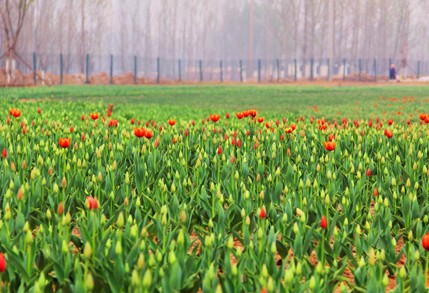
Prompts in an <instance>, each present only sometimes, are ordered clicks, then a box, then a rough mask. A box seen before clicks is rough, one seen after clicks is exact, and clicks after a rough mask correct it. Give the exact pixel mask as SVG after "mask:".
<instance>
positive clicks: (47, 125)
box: [0, 84, 429, 292]
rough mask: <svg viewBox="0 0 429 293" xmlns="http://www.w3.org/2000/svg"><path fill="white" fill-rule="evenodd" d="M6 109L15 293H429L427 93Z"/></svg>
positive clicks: (7, 208)
mask: <svg viewBox="0 0 429 293" xmlns="http://www.w3.org/2000/svg"><path fill="white" fill-rule="evenodd" d="M0 98H2V99H3V100H4V102H3V103H1V105H0V113H3V114H2V116H1V121H0V151H2V157H1V158H0V160H1V166H0V175H1V176H0V192H1V194H2V195H3V196H2V197H0V209H1V212H0V252H2V253H3V255H2V254H0V271H1V272H2V273H0V277H1V281H2V282H3V285H4V286H5V287H7V288H8V289H9V290H11V291H17V290H18V289H20V290H23V291H31V290H34V291H37V292H41V291H43V290H46V291H55V292H60V291H62V292H70V291H73V292H83V291H94V292H122V291H135V292H144V291H149V292H154V291H162V292H173V291H174V290H178V291H186V292H197V291H201V290H202V291H204V292H213V291H216V292H242V291H245V292H278V291H280V292H334V291H336V292H339V291H344V292H347V291H353V292H365V291H368V292H384V291H391V290H396V291H397V292H404V291H411V292H424V291H425V286H426V284H428V283H427V276H428V265H429V261H428V260H429V253H428V251H427V250H429V235H428V234H426V233H428V231H429V228H427V225H428V222H429V217H428V211H429V204H428V202H429V201H428V200H429V185H428V176H429V169H428V168H429V164H428V159H429V153H428V143H429V139H428V134H429V126H428V125H429V115H426V113H427V112H429V111H428V102H429V91H428V87H427V86H425V85H406V86H404V85H397V84H385V85H375V84H374V85H368V86H356V85H343V86H327V85H326V84H318V85H246V86H243V85H227V86H219V85H207V84H205V85H182V86H77V87H76V86H61V87H52V88H49V87H34V88H8V89H5V88H3V89H0ZM217 115H219V116H217ZM4 266H6V267H4Z"/></svg>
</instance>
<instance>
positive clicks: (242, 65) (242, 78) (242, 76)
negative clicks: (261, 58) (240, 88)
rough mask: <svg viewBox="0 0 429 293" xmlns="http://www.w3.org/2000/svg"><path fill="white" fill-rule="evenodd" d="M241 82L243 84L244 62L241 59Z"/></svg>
mask: <svg viewBox="0 0 429 293" xmlns="http://www.w3.org/2000/svg"><path fill="white" fill-rule="evenodd" d="M239 62H240V81H241V82H243V61H242V60H241V59H240V61H239Z"/></svg>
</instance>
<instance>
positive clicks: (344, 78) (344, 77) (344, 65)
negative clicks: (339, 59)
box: [343, 58, 346, 80]
mask: <svg viewBox="0 0 429 293" xmlns="http://www.w3.org/2000/svg"><path fill="white" fill-rule="evenodd" d="M343 80H346V58H344V59H343Z"/></svg>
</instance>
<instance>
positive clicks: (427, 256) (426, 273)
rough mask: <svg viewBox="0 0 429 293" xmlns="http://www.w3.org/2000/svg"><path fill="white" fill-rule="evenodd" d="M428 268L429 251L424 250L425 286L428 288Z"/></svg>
mask: <svg viewBox="0 0 429 293" xmlns="http://www.w3.org/2000/svg"><path fill="white" fill-rule="evenodd" d="M428 269H429V253H428V252H426V263H425V288H428Z"/></svg>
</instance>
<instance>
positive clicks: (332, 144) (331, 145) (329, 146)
mask: <svg viewBox="0 0 429 293" xmlns="http://www.w3.org/2000/svg"><path fill="white" fill-rule="evenodd" d="M324 146H325V149H326V150H327V151H329V152H332V151H333V150H335V147H336V146H337V145H336V143H335V142H333V141H325V143H324Z"/></svg>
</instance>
